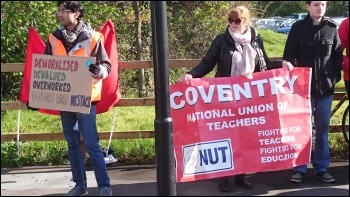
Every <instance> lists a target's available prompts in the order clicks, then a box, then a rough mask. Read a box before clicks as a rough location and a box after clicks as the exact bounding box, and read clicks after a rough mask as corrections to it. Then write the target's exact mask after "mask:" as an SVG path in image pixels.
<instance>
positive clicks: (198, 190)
mask: <svg viewBox="0 0 350 197" xmlns="http://www.w3.org/2000/svg"><path fill="white" fill-rule="evenodd" d="M108 172H109V175H110V179H111V184H112V189H113V196H156V195H157V182H156V177H157V175H156V173H157V172H156V167H155V165H142V166H135V165H134V166H118V165H113V164H109V165H108ZM329 172H330V174H332V175H333V176H334V177H335V179H336V182H335V183H323V182H321V181H320V180H318V179H316V178H314V177H313V173H312V170H311V169H309V170H308V173H307V175H306V178H305V180H304V181H303V182H302V183H301V184H295V183H291V182H289V177H290V175H291V170H282V171H274V172H263V173H255V174H249V175H248V179H249V180H250V182H252V183H253V185H254V189H251V190H247V189H243V188H240V187H238V186H235V185H234V183H233V179H232V180H231V182H232V185H233V189H232V191H231V192H229V193H221V192H219V191H218V189H217V182H216V181H215V180H203V181H194V182H186V183H177V184H176V194H177V195H178V196H349V160H338V161H332V164H331V166H330V167H329ZM87 178H88V187H89V188H88V191H89V194H88V196H98V189H97V185H96V181H95V177H94V174H93V171H92V169H91V166H88V167H87ZM70 179H71V173H70V169H69V166H58V167H24V168H15V169H1V196H62V195H64V194H65V193H66V192H67V191H69V190H70V189H71V188H72V187H73V186H74V184H73V182H71V181H70Z"/></svg>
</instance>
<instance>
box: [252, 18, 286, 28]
mask: <svg viewBox="0 0 350 197" xmlns="http://www.w3.org/2000/svg"><path fill="white" fill-rule="evenodd" d="M283 21H284V19H279V18H262V19H258V20H256V21H255V22H254V23H253V25H254V26H255V27H256V28H258V29H272V30H274V29H276V27H279V25H280V24H282V22H283Z"/></svg>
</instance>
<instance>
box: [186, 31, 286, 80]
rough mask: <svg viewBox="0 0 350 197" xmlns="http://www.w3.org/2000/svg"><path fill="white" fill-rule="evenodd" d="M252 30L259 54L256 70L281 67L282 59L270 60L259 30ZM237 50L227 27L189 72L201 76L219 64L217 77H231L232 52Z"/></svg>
mask: <svg viewBox="0 0 350 197" xmlns="http://www.w3.org/2000/svg"><path fill="white" fill-rule="evenodd" d="M251 32H252V41H251V44H252V47H253V48H254V49H255V50H256V51H257V53H258V54H259V55H257V57H256V59H255V62H256V66H255V70H254V72H259V71H264V70H266V69H273V68H277V67H281V65H282V64H281V61H273V62H272V61H271V62H270V60H269V59H268V57H267V55H266V52H265V49H264V45H263V40H262V38H261V37H260V35H259V34H258V33H257V31H256V30H255V29H254V28H251ZM260 49H261V50H260ZM235 50H236V47H235V41H234V40H233V38H232V36H231V35H230V33H229V31H228V27H227V28H226V31H225V33H223V34H220V35H217V36H216V37H215V39H214V40H213V42H212V43H211V45H210V48H209V50H208V52H207V53H206V55H205V56H204V58H203V59H202V61H201V62H200V63H199V64H198V65H197V66H196V67H194V68H193V69H192V70H190V71H189V72H187V73H189V74H191V75H192V76H193V78H201V77H203V76H205V75H206V74H208V73H209V72H211V71H212V70H213V69H214V67H215V66H216V64H217V71H216V74H215V77H229V76H230V75H231V62H232V54H233V52H234V51H235ZM259 58H260V59H259Z"/></svg>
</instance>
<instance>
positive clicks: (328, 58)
mask: <svg viewBox="0 0 350 197" xmlns="http://www.w3.org/2000/svg"><path fill="white" fill-rule="evenodd" d="M326 6H327V1H306V7H307V10H308V12H309V14H308V15H307V16H306V18H305V19H303V20H301V21H297V22H296V23H294V24H293V26H292V28H291V31H290V33H289V35H288V38H287V42H286V45H285V48H284V54H283V60H285V61H284V62H283V66H289V67H291V66H292V65H293V66H297V67H311V68H312V79H311V107H312V108H311V109H312V114H313V117H314V123H315V127H316V140H315V155H314V162H313V170H314V175H315V177H317V178H319V179H321V180H322V181H324V182H327V183H329V182H334V181H335V179H334V178H333V177H332V176H331V175H330V174H329V173H328V172H327V168H328V166H329V164H330V152H329V143H328V131H329V123H330V116H331V107H332V101H333V93H334V86H335V84H336V83H337V82H338V81H339V80H340V78H341V69H342V61H343V60H342V50H341V45H340V40H339V36H338V31H337V27H336V24H335V22H334V21H332V20H328V19H325V18H324V14H325V12H326ZM306 170H307V165H302V166H297V167H295V168H294V173H293V175H292V177H291V179H290V181H292V182H297V183H299V182H301V181H302V179H303V178H304V176H305V174H306Z"/></svg>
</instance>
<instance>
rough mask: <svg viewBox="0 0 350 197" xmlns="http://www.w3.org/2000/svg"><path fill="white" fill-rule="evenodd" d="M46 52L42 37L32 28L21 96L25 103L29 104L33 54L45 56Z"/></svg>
mask: <svg viewBox="0 0 350 197" xmlns="http://www.w3.org/2000/svg"><path fill="white" fill-rule="evenodd" d="M44 50H45V44H44V42H43V41H42V40H41V38H40V35H39V34H38V32H36V31H35V29H34V28H33V27H30V28H29V33H28V39H27V52H26V57H25V58H26V59H25V64H24V72H23V79H22V86H21V90H20V95H19V100H20V101H22V102H23V103H28V102H29V89H30V78H31V75H32V55H33V53H37V54H43V53H44Z"/></svg>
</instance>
